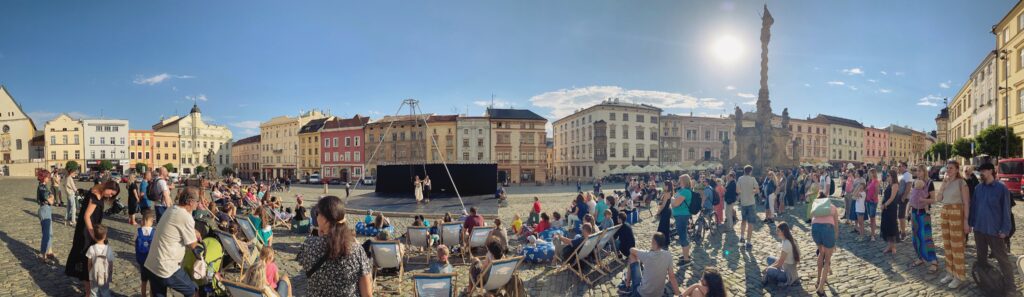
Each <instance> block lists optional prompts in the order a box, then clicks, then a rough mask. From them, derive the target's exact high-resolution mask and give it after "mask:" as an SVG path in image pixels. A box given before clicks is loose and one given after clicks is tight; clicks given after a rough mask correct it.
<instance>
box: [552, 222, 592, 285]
mask: <svg viewBox="0 0 1024 297" xmlns="http://www.w3.org/2000/svg"><path fill="white" fill-rule="evenodd" d="M602 233H603V232H598V233H597V234H591V235H590V237H587V238H586V239H584V240H583V244H580V246H579V247H577V248H576V250H575V251H573V255H572V256H570V257H568V259H561V261H562V267H561V268H559V269H569V270H571V271H572V272H573V273H575V274H576V276H578V277H579V278H580V279H581V280H583V281H584V282H586V283H587V284H588V285H593V284H594V279H591V278H590V277H589V276H590V275H591V274H594V273H597V274H598V276H601V275H603V274H602V273H601V270H600V269H597V268H596V267H594V268H592V269H590V272H584V271H583V264H584V263H586V264H590V265H591V266H594V264H593V263H590V262H589V261H588V260H586V258H588V257H589V256H590V255H591V254H593V253H594V250H595V249H596V248H597V242H598V240H600V239H601V236H602V235H601V234H602Z"/></svg>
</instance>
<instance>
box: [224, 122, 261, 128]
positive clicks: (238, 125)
mask: <svg viewBox="0 0 1024 297" xmlns="http://www.w3.org/2000/svg"><path fill="white" fill-rule="evenodd" d="M229 125H231V126H232V127H235V128H242V129H259V128H260V121H241V122H234V123H231V124H229Z"/></svg>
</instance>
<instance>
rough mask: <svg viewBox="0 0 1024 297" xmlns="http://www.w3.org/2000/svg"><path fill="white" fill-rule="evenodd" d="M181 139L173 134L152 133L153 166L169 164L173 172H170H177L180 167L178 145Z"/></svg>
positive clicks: (176, 134)
mask: <svg viewBox="0 0 1024 297" xmlns="http://www.w3.org/2000/svg"><path fill="white" fill-rule="evenodd" d="M180 140H181V138H180V137H179V136H178V133H174V132H153V148H152V149H153V166H154V168H155V167H156V166H166V165H167V164H171V167H173V168H174V170H170V172H178V169H179V168H180V167H181V162H180V161H179V158H178V153H180V150H179V149H178V143H180Z"/></svg>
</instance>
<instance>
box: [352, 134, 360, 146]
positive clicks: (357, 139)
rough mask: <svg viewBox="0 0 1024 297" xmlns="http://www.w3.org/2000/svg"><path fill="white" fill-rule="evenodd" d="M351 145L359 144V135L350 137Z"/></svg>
mask: <svg viewBox="0 0 1024 297" xmlns="http://www.w3.org/2000/svg"><path fill="white" fill-rule="evenodd" d="M352 146H359V136H356V137H353V138H352Z"/></svg>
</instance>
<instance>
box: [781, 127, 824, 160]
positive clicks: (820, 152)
mask: <svg viewBox="0 0 1024 297" xmlns="http://www.w3.org/2000/svg"><path fill="white" fill-rule="evenodd" d="M789 133H790V134H791V135H792V139H791V143H792V145H789V146H787V147H786V155H788V156H790V157H791V158H796V159H798V160H799V161H800V162H801V163H810V164H818V163H821V162H828V125H827V124H823V123H820V122H818V121H813V120H810V119H807V120H799V119H791V120H789ZM793 148H796V154H795V155H794V154H793Z"/></svg>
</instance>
